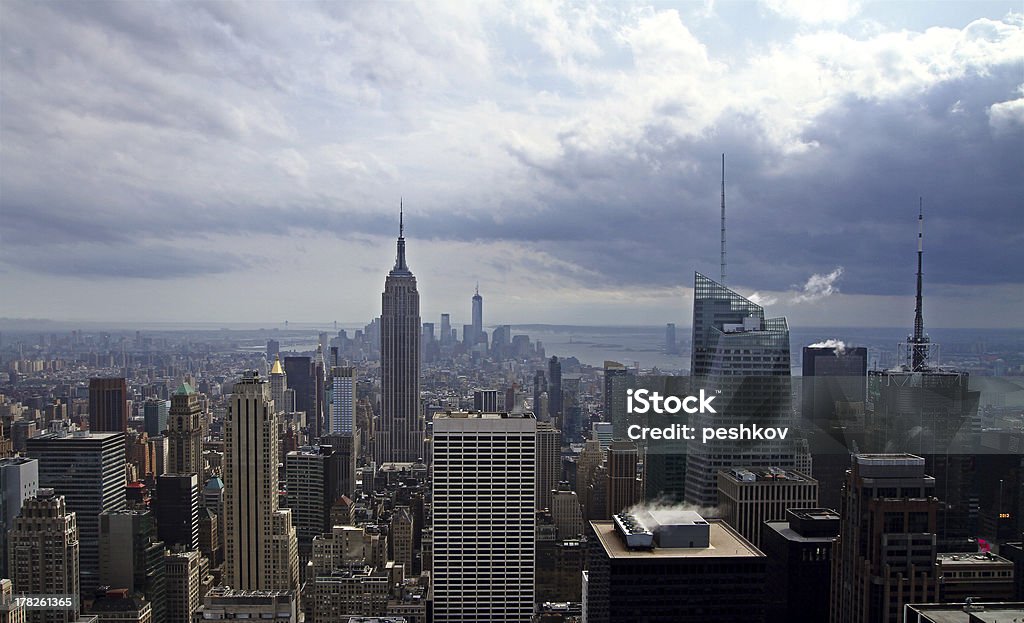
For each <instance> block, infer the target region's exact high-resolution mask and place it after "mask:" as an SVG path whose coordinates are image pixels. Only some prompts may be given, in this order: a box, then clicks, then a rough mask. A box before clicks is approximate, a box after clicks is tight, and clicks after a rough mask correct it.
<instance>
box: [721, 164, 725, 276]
mask: <svg viewBox="0 0 1024 623" xmlns="http://www.w3.org/2000/svg"><path fill="white" fill-rule="evenodd" d="M721 283H722V285H723V286H724V285H725V154H722V278H721Z"/></svg>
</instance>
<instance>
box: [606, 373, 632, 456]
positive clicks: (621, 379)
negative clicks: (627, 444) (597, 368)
mask: <svg viewBox="0 0 1024 623" xmlns="http://www.w3.org/2000/svg"><path fill="white" fill-rule="evenodd" d="M635 378H636V377H635V376H634V375H633V371H632V370H630V369H629V368H627V367H626V366H624V365H622V364H621V363H619V362H617V361H605V362H604V421H605V422H611V424H612V437H613V438H614V439H625V438H626V427H627V426H628V417H629V414H628V413H626V390H627V389H629V388H630V387H632V385H633V381H634V380H635Z"/></svg>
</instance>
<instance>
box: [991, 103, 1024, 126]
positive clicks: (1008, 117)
mask: <svg viewBox="0 0 1024 623" xmlns="http://www.w3.org/2000/svg"><path fill="white" fill-rule="evenodd" d="M988 123H989V125H990V126H992V131H994V132H996V133H1008V132H1013V131H1018V132H1019V131H1021V130H1024V98H1019V99H1015V100H1010V101H1008V102H997V103H995V104H992V106H990V107H989V109H988Z"/></svg>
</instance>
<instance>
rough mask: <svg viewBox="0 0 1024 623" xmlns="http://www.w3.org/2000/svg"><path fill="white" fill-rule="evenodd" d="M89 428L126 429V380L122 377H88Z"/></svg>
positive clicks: (96, 430)
mask: <svg viewBox="0 0 1024 623" xmlns="http://www.w3.org/2000/svg"><path fill="white" fill-rule="evenodd" d="M89 430H91V431H93V432H97V433H101V432H113V433H116V432H124V431H127V430H128V382H127V380H126V379H124V378H110V379H107V378H93V379H89Z"/></svg>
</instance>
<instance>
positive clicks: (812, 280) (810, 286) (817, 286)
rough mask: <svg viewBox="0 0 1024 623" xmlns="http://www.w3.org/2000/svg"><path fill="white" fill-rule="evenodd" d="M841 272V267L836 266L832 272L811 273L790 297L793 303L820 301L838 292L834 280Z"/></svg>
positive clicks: (837, 278)
mask: <svg viewBox="0 0 1024 623" xmlns="http://www.w3.org/2000/svg"><path fill="white" fill-rule="evenodd" d="M842 274H843V267H842V266H837V267H836V268H835V269H834V270H832V272H830V273H828V274H825V275H820V274H818V273H815V274H813V275H811V276H810V277H809V278H808V279H807V281H806V282H805V283H804V285H803V287H802V288H801V289H800V290H799V292H798V294H797V295H796V296H794V297H793V298H792V299H791V302H793V303H809V302H812V301H820V300H821V299H825V298H828V297H830V296H832V295H833V294H836V293H838V292H839V288H838V287H837V286H836V281H838V280H839V277H840V276H842Z"/></svg>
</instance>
